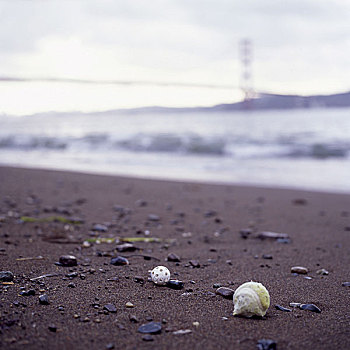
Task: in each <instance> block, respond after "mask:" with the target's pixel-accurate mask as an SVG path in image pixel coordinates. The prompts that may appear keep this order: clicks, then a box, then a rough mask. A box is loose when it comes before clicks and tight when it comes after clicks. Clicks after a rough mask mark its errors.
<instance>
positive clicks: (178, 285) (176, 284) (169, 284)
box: [166, 280, 184, 290]
mask: <svg viewBox="0 0 350 350" xmlns="http://www.w3.org/2000/svg"><path fill="white" fill-rule="evenodd" d="M166 286H167V287H169V288H171V289H177V290H180V289H182V288H183V287H184V283H183V282H182V281H178V280H170V281H168V282H167V284H166Z"/></svg>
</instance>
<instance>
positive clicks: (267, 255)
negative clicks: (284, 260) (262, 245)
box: [262, 254, 273, 260]
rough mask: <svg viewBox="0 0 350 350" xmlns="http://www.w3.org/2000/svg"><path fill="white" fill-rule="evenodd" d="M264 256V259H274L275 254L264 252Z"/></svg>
mask: <svg viewBox="0 0 350 350" xmlns="http://www.w3.org/2000/svg"><path fill="white" fill-rule="evenodd" d="M262 258H263V259H268V260H272V259H273V256H272V255H270V254H264V255H263V256H262Z"/></svg>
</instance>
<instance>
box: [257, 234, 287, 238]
mask: <svg viewBox="0 0 350 350" xmlns="http://www.w3.org/2000/svg"><path fill="white" fill-rule="evenodd" d="M257 238H260V239H278V238H289V236H288V234H287V233H280V232H260V233H259V234H258V235H257Z"/></svg>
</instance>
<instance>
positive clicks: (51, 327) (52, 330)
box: [48, 324, 57, 332]
mask: <svg viewBox="0 0 350 350" xmlns="http://www.w3.org/2000/svg"><path fill="white" fill-rule="evenodd" d="M48 328H49V331H50V332H56V331H57V327H56V325H54V324H49V326H48Z"/></svg>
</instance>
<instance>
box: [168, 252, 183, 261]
mask: <svg viewBox="0 0 350 350" xmlns="http://www.w3.org/2000/svg"><path fill="white" fill-rule="evenodd" d="M167 260H168V261H173V262H180V261H181V259H180V257H179V256H178V255H176V254H175V253H170V254H168V256H167Z"/></svg>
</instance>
